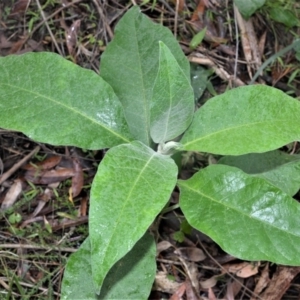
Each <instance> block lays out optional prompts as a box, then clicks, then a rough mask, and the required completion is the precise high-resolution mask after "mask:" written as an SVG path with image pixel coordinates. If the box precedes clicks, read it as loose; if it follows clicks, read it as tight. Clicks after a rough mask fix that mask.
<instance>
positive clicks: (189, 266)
mask: <svg viewBox="0 0 300 300" xmlns="http://www.w3.org/2000/svg"><path fill="white" fill-rule="evenodd" d="M178 258H179V260H180V261H181V263H182V264H183V267H184V271H185V273H186V275H187V277H188V279H189V281H190V283H191V285H192V287H193V288H194V289H195V292H196V293H199V292H200V286H199V280H198V277H199V276H198V275H199V271H198V267H197V265H196V264H195V263H194V262H189V261H187V260H185V259H183V258H182V257H180V256H179V257H178Z"/></svg>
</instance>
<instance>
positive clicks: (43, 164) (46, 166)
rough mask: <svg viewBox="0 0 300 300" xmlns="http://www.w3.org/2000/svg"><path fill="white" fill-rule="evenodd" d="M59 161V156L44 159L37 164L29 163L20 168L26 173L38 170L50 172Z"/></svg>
mask: <svg viewBox="0 0 300 300" xmlns="http://www.w3.org/2000/svg"><path fill="white" fill-rule="evenodd" d="M60 161H61V156H58V155H54V156H50V157H48V158H46V159H45V160H43V161H39V162H37V163H29V164H27V165H25V166H23V167H22V169H25V170H27V171H29V170H33V171H36V170H37V169H39V170H50V169H52V168H54V167H56V166H57V165H58V164H59V163H60Z"/></svg>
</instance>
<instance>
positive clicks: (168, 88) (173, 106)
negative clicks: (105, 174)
mask: <svg viewBox="0 0 300 300" xmlns="http://www.w3.org/2000/svg"><path fill="white" fill-rule="evenodd" d="M159 45H160V52H159V69H158V74H157V77H156V80H155V84H154V88H153V95H152V104H151V118H150V126H151V128H150V133H151V137H152V139H153V141H154V142H156V143H164V142H166V141H169V140H171V139H174V138H175V137H177V136H179V135H180V134H181V133H183V132H184V131H185V130H186V129H187V127H188V126H189V125H190V123H191V121H192V118H193V113H194V94H193V89H192V87H191V84H190V80H189V79H188V78H187V77H186V76H185V73H184V72H183V71H182V69H181V68H180V66H179V65H178V63H177V61H176V59H175V57H174V56H173V55H172V52H171V51H170V50H169V49H168V47H167V46H166V45H165V44H164V43H162V42H159Z"/></svg>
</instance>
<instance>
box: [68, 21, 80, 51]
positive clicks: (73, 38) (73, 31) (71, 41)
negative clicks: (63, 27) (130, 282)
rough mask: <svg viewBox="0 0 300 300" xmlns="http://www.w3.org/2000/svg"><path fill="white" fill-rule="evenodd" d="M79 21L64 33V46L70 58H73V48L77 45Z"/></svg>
mask: <svg viewBox="0 0 300 300" xmlns="http://www.w3.org/2000/svg"><path fill="white" fill-rule="evenodd" d="M80 23H81V20H76V21H74V22H73V23H72V25H71V26H70V27H69V28H68V30H67V31H66V44H67V48H68V51H69V54H70V55H71V56H74V53H75V48H76V45H77V34H78V30H79V28H80Z"/></svg>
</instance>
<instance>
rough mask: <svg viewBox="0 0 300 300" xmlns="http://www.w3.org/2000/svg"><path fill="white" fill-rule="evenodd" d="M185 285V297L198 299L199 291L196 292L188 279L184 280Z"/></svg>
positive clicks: (193, 299) (191, 299) (192, 299)
mask: <svg viewBox="0 0 300 300" xmlns="http://www.w3.org/2000/svg"><path fill="white" fill-rule="evenodd" d="M185 285H186V290H185V294H186V298H187V299H189V300H199V299H200V298H199V296H198V295H199V292H198V293H196V291H195V290H194V289H193V286H192V284H191V283H190V281H189V280H187V281H186V283H185Z"/></svg>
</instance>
